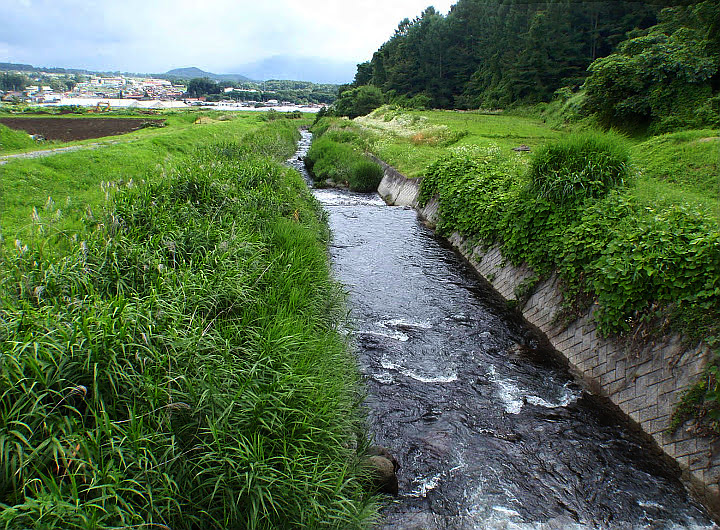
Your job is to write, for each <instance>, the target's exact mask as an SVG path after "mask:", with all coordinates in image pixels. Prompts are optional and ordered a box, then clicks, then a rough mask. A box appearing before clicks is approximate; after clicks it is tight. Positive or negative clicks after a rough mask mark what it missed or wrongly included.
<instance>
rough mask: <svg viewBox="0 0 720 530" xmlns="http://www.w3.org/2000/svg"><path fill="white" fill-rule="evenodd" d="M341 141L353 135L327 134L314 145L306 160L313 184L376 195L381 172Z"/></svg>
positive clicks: (315, 141)
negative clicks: (329, 182) (328, 184)
mask: <svg viewBox="0 0 720 530" xmlns="http://www.w3.org/2000/svg"><path fill="white" fill-rule="evenodd" d="M343 138H347V139H350V138H352V135H349V133H341V134H340V135H333V134H330V133H326V134H324V135H323V136H321V137H319V138H317V139H316V140H314V141H313V145H312V146H311V147H310V150H309V151H308V154H307V155H306V157H305V166H306V167H307V169H308V171H309V172H310V174H311V175H312V177H313V180H315V181H316V182H320V183H323V182H327V181H331V182H332V183H334V184H336V185H337V184H339V185H346V186H348V187H349V188H350V189H351V190H353V191H361V192H369V191H375V190H376V189H377V187H378V185H379V184H380V181H381V180H382V176H383V171H382V168H381V167H380V166H379V165H378V164H376V163H375V162H373V161H371V160H369V159H368V158H367V157H366V156H365V155H364V154H363V153H362V152H361V151H360V150H359V149H358V148H357V147H354V146H353V145H352V144H350V143H344V142H343ZM338 140H339V141H338Z"/></svg>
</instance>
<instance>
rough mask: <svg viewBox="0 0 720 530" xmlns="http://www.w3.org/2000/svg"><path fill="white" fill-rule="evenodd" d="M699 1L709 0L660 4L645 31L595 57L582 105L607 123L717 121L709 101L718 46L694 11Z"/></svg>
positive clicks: (666, 126) (667, 125)
mask: <svg viewBox="0 0 720 530" xmlns="http://www.w3.org/2000/svg"><path fill="white" fill-rule="evenodd" d="M702 4H710V2H702V3H701V4H698V5H696V6H690V7H677V8H671V9H667V10H664V12H663V13H662V14H661V22H660V23H659V24H658V25H656V26H654V27H653V28H651V29H650V30H649V31H648V32H647V34H646V35H642V36H639V37H634V38H631V39H628V40H626V41H625V42H623V43H622V44H621V45H620V46H619V49H618V51H617V52H616V53H613V54H611V55H608V56H607V57H603V58H601V59H598V60H596V61H594V62H593V63H592V64H591V65H590V67H589V71H590V77H588V78H587V80H586V81H585V85H584V87H585V90H586V100H585V109H586V111H587V112H589V113H594V114H596V115H597V116H598V117H599V118H600V119H601V120H602V121H603V122H604V123H605V124H606V125H618V124H623V123H628V122H631V123H640V124H651V125H652V128H653V130H654V131H655V132H661V131H667V130H671V129H674V128H677V127H679V126H681V125H690V126H702V125H714V124H717V123H718V122H720V116H713V114H715V113H714V112H713V110H712V108H711V106H710V103H709V102H710V98H711V96H712V92H713V85H712V79H713V77H715V76H717V75H718V67H719V63H720V50H718V49H717V47H716V46H714V45H713V42H712V41H711V40H709V39H708V36H709V33H708V31H707V30H706V28H705V27H703V26H704V24H705V23H706V22H704V21H703V19H702V18H699V17H697V16H695V14H697V13H703V12H705V11H706V8H707V5H702ZM716 9H717V8H716ZM719 10H720V9H719ZM692 26H694V27H692Z"/></svg>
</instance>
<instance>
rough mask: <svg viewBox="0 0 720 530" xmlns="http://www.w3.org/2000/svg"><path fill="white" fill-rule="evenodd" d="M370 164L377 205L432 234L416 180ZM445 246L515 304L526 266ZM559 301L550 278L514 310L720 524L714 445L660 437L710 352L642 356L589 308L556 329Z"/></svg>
mask: <svg viewBox="0 0 720 530" xmlns="http://www.w3.org/2000/svg"><path fill="white" fill-rule="evenodd" d="M376 161H377V162H378V163H379V164H380V165H381V166H382V167H383V169H384V171H385V176H384V178H383V180H382V182H381V183H380V186H379V188H378V193H379V194H380V195H381V196H382V197H383V199H385V201H386V202H387V203H389V204H394V205H399V206H412V207H414V208H416V209H417V210H418V213H419V214H420V216H421V218H423V220H424V221H425V222H426V223H427V224H429V225H430V226H434V225H435V224H436V223H437V220H438V203H437V201H436V200H433V201H430V203H429V204H428V205H427V206H425V207H423V208H420V207H419V206H418V196H419V192H420V180H419V179H408V178H406V177H404V176H403V175H402V174H400V173H398V172H397V171H396V170H395V169H393V168H392V167H390V166H388V165H387V164H385V163H384V162H382V161H381V160H379V159H376ZM449 240H450V242H451V243H452V244H453V246H454V247H455V248H457V249H458V250H459V251H460V252H461V253H462V254H463V255H464V256H465V257H466V258H467V260H468V261H469V262H470V264H471V265H472V266H473V267H474V268H475V269H476V270H477V272H478V273H479V274H481V275H482V276H483V277H485V279H487V280H488V281H489V282H490V283H491V284H492V285H493V287H495V289H496V290H497V291H498V292H499V293H500V294H501V295H502V296H503V297H504V298H505V299H506V300H515V289H516V288H517V287H518V285H520V284H521V283H522V282H523V280H525V279H527V278H528V277H530V276H532V275H533V271H532V270H531V269H530V268H529V267H527V266H520V267H516V266H514V265H511V264H509V263H506V262H505V260H504V259H503V257H502V253H501V251H500V248H499V247H497V246H496V247H492V248H489V249H483V248H482V247H480V246H476V247H471V246H470V245H468V244H467V242H466V241H465V240H464V239H463V238H462V237H461V236H460V235H459V234H453V235H452V236H451V237H450V238H449ZM562 301H563V297H562V292H561V289H560V286H559V283H558V279H557V277H555V276H554V275H553V276H552V277H551V278H549V279H548V280H546V281H544V282H542V283H540V284H539V285H537V286H536V287H535V289H534V290H533V292H532V295H531V296H530V298H529V299H527V301H526V302H525V303H524V304H522V305H521V306H520V307H519V309H520V310H521V311H522V314H523V316H524V317H525V319H526V320H527V321H528V322H530V323H531V324H533V325H534V326H536V327H537V328H539V329H540V330H541V331H542V332H543V333H544V334H545V335H546V336H547V338H548V339H549V341H550V342H551V344H552V345H553V346H554V347H555V349H557V350H558V351H559V352H560V353H561V354H562V355H563V356H565V358H566V359H567V360H568V362H569V363H570V366H571V369H572V370H574V371H575V372H576V374H577V375H578V376H579V377H581V378H583V379H584V380H585V381H586V382H587V384H588V386H589V387H590V388H591V389H592V390H593V391H594V392H596V393H598V394H601V395H604V396H606V397H608V398H609V399H610V400H611V401H612V402H613V403H615V404H616V405H617V406H618V407H619V408H620V409H621V410H622V411H623V412H624V413H625V414H627V415H628V416H629V417H630V418H632V419H633V420H634V421H635V422H637V423H638V424H639V426H640V427H641V428H642V430H643V431H645V432H646V433H647V434H649V435H650V436H652V438H653V439H654V440H655V442H657V444H658V446H659V447H660V448H661V449H662V450H663V451H664V452H665V453H666V454H667V455H668V456H670V457H671V458H673V459H674V460H675V461H676V462H677V463H678V464H679V466H680V468H681V469H682V471H683V475H684V478H685V479H686V480H687V481H688V483H689V484H690V487H691V488H692V489H693V490H694V493H695V495H696V496H697V497H698V499H699V500H701V501H702V502H704V504H705V505H706V506H707V507H708V509H709V510H710V511H711V512H712V513H713V514H714V516H715V517H716V518H720V485H719V481H720V442H713V441H712V440H711V439H709V438H707V437H700V436H698V435H696V434H695V432H694V429H693V426H694V425H693V422H692V421H689V422H686V423H685V424H684V425H683V426H681V427H680V428H679V429H678V430H677V431H676V432H674V433H668V432H667V429H668V426H669V424H670V417H671V415H672V413H673V410H674V409H675V406H676V405H677V404H678V402H679V401H680V399H681V397H682V394H683V393H684V392H685V391H686V390H687V389H688V388H689V387H690V386H691V385H693V384H694V383H695V382H697V380H698V378H699V377H700V375H701V374H702V372H703V370H704V369H705V367H706V366H707V363H708V361H709V357H710V352H709V349H708V348H706V347H704V346H698V347H695V348H686V347H684V346H683V344H682V342H681V340H680V337H679V336H669V337H665V339H664V340H663V341H661V342H657V343H653V344H649V345H647V346H645V347H643V348H638V347H632V346H628V344H627V343H626V342H624V341H621V340H617V339H604V338H602V337H601V336H600V335H599V333H598V331H597V327H596V324H595V321H594V319H593V311H594V310H595V308H594V307H593V308H591V309H590V310H589V311H588V312H587V313H586V314H584V315H582V316H581V317H580V318H578V319H577V320H576V321H574V322H572V323H571V324H569V325H568V324H557V323H556V322H555V319H556V316H557V315H558V312H559V311H560V310H561V307H562Z"/></svg>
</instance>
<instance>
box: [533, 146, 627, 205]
mask: <svg viewBox="0 0 720 530" xmlns="http://www.w3.org/2000/svg"><path fill="white" fill-rule="evenodd" d="M629 160H630V151H629V149H628V147H627V145H626V144H625V141H624V139H623V138H622V137H621V136H619V135H617V134H614V133H605V134H603V133H596V132H587V133H578V134H573V135H569V136H567V137H565V138H563V139H562V140H560V141H558V142H555V143H551V144H547V145H545V146H543V147H542V148H540V149H539V150H538V151H536V153H535V154H534V156H533V158H532V161H531V163H530V168H529V173H530V178H531V180H532V185H533V187H534V191H535V193H537V195H539V196H540V197H543V198H545V199H547V200H549V201H550V202H552V203H555V204H562V203H566V202H577V201H580V200H583V199H585V198H588V197H592V198H595V199H597V198H600V197H603V196H604V195H606V194H607V193H608V192H609V191H610V190H611V189H612V188H614V187H616V186H622V185H625V184H626V183H627V182H628V181H629V180H630V178H631V176H632V171H631V168H630V164H629Z"/></svg>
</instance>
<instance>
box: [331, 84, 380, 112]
mask: <svg viewBox="0 0 720 530" xmlns="http://www.w3.org/2000/svg"><path fill="white" fill-rule="evenodd" d="M382 104H383V94H382V91H381V90H380V89H379V88H378V87H375V86H371V85H364V86H360V87H357V88H352V89H350V90H346V91H345V92H343V93H342V94H341V95H340V97H339V98H338V99H337V101H335V105H334V106H335V112H336V113H337V114H339V115H340V116H348V117H349V118H357V117H358V116H364V115H365V114H368V113H370V112H372V111H373V110H375V109H376V108H378V107H379V106H380V105H382Z"/></svg>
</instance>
